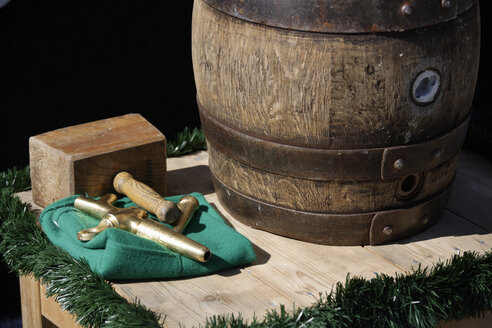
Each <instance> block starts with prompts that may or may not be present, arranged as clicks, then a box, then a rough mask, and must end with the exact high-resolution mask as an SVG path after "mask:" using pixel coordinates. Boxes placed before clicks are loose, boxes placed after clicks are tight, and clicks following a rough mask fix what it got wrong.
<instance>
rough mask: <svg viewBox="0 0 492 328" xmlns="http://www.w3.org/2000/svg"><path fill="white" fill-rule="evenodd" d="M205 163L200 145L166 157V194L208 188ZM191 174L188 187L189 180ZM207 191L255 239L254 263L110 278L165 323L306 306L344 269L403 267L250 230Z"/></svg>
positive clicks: (369, 273) (350, 250) (366, 271)
mask: <svg viewBox="0 0 492 328" xmlns="http://www.w3.org/2000/svg"><path fill="white" fill-rule="evenodd" d="M207 162H208V160H207V154H206V153H205V152H200V153H197V154H193V155H189V156H183V157H179V158H171V159H168V163H167V166H168V168H169V171H168V181H169V182H170V185H168V190H169V193H170V194H177V193H179V192H178V191H186V192H191V191H197V190H198V191H202V190H205V191H207V190H209V188H212V187H211V176H210V172H209V171H208V167H207V166H206V165H207ZM182 172H187V173H188V179H186V180H182V179H179V178H178V176H179V175H180V174H181V173H182ZM198 176H199V178H197V177H198ZM190 178H191V180H193V181H191V183H192V185H193V189H188V188H189V187H190V186H186V181H190ZM211 191H212V192H213V189H212V190H211ZM212 192H210V193H205V198H206V199H207V200H208V201H209V202H210V204H211V205H212V206H213V207H214V208H215V209H216V210H217V211H218V212H219V213H220V214H222V216H223V218H224V219H225V220H226V222H227V223H228V224H229V225H231V226H233V227H234V228H235V229H236V230H237V231H238V232H240V233H241V234H243V235H244V236H246V237H247V238H248V239H249V240H250V241H251V242H252V243H253V245H254V247H255V251H256V253H257V260H256V261H255V262H254V263H253V264H252V265H250V266H247V267H244V268H237V269H231V270H226V271H223V272H220V273H218V274H213V275H209V276H204V277H194V278H190V279H178V280H171V281H153V282H145V283H125V284H115V285H114V286H115V288H116V290H117V291H118V292H119V293H120V294H121V295H123V296H124V297H126V298H128V299H134V298H135V297H139V298H140V300H141V302H142V304H144V305H146V306H148V307H149V308H150V309H152V310H153V311H156V312H158V313H165V314H166V315H167V320H166V323H167V326H168V327H178V326H179V324H181V325H185V326H191V325H198V324H200V323H203V322H204V321H205V319H206V317H210V316H213V315H218V314H230V313H241V315H242V316H243V317H244V318H247V319H248V320H251V319H252V318H253V315H254V314H256V316H257V317H260V318H261V317H263V315H264V314H265V313H266V311H267V310H271V309H279V307H280V305H281V304H283V305H285V306H286V308H287V309H292V308H293V307H294V306H295V305H296V306H309V305H311V304H312V303H314V302H315V301H316V300H317V299H318V296H319V293H320V292H325V291H328V292H329V291H330V290H331V289H332V288H333V287H334V285H335V284H336V283H337V282H338V281H344V280H345V278H346V275H347V273H349V272H350V273H351V274H352V275H359V276H364V277H367V278H372V277H374V275H375V273H382V272H384V273H387V274H394V273H395V272H401V271H400V270H399V269H398V268H397V267H396V266H393V265H391V263H389V262H387V261H386V260H384V259H382V258H380V257H378V256H375V255H374V254H372V253H370V252H368V251H367V250H365V249H364V248H362V247H343V248H341V247H333V246H325V245H316V244H310V243H306V242H302V241H297V240H293V239H290V238H286V237H282V236H278V235H272V234H270V233H267V232H264V231H260V230H255V229H252V228H250V227H248V226H246V225H244V224H242V223H240V222H239V221H237V220H235V219H234V218H233V217H232V216H231V215H230V214H229V213H228V212H227V211H226V210H225V209H224V208H223V207H222V205H221V204H220V203H219V202H218V199H217V196H216V195H215V193H212ZM142 295H145V296H144V297H142ZM178 309H179V310H178Z"/></svg>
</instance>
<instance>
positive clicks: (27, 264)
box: [0, 130, 492, 328]
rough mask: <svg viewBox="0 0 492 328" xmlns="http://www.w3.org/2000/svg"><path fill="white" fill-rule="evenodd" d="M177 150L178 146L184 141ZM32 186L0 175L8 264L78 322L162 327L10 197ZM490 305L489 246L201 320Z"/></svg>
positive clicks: (257, 322)
mask: <svg viewBox="0 0 492 328" xmlns="http://www.w3.org/2000/svg"><path fill="white" fill-rule="evenodd" d="M186 133H188V136H190V135H193V134H194V137H193V138H197V137H198V136H199V135H200V134H201V132H200V131H198V132H191V133H190V131H189V130H188V132H186ZM182 138H185V139H186V137H182ZM183 140H184V139H183ZM183 140H182V141H181V142H178V143H172V145H173V146H172V147H174V148H175V149H176V147H178V146H176V145H178V144H183V145H184V143H187V142H184V143H183ZM195 140H198V139H195ZM191 144H194V143H189V145H191ZM197 144H200V143H196V144H194V145H197ZM201 145H202V146H203V143H202V144H201ZM178 148H179V149H181V150H180V151H183V150H184V149H186V148H187V147H185V146H183V147H178ZM191 148H193V147H191ZM180 151H178V150H176V152H175V153H171V154H169V153H168V156H169V155H170V156H174V155H175V154H177V153H180ZM186 151H187V150H186ZM29 185H30V180H29V168H28V167H26V168H24V169H16V168H14V169H12V170H7V171H6V172H3V173H1V175H0V224H1V228H0V237H1V239H0V253H2V254H3V258H4V260H5V261H6V262H7V264H8V265H9V267H10V268H11V269H12V270H13V271H15V272H17V273H18V274H20V275H30V276H32V277H34V278H35V279H37V280H39V281H41V282H42V283H43V284H44V285H45V286H46V290H47V296H53V297H55V299H56V300H57V302H58V303H60V305H61V307H62V308H63V309H65V310H67V311H69V312H70V313H71V314H73V315H74V316H75V317H76V318H77V321H78V323H79V324H80V325H81V326H83V327H161V326H162V325H163V324H164V322H163V319H162V318H161V317H160V316H159V315H157V314H155V313H153V312H152V311H150V310H148V309H147V308H145V307H144V306H143V305H141V304H140V303H139V301H138V300H135V301H133V302H128V301H127V300H125V299H124V298H123V297H121V296H120V295H119V294H118V293H117V292H116V291H115V290H114V288H113V287H112V285H111V283H108V282H106V281H105V280H104V279H103V278H102V277H100V276H99V275H97V274H95V273H94V272H92V271H91V270H90V267H89V265H88V264H87V262H86V261H84V260H75V259H73V258H72V257H71V256H70V255H69V254H68V253H66V252H65V251H63V250H62V249H60V248H58V247H56V246H54V245H53V244H51V243H50V242H49V240H48V239H47V238H46V236H45V235H44V233H43V232H42V230H41V229H40V228H39V227H38V225H37V224H36V222H37V220H36V217H35V215H34V214H33V213H32V212H31V211H29V210H28V208H27V207H26V205H24V204H22V203H21V202H20V200H19V199H18V198H17V197H12V194H14V193H16V192H19V191H22V190H26V189H28V188H29ZM487 311H492V252H486V253H485V254H478V253H475V252H468V253H465V254H463V255H461V256H458V255H456V256H454V257H452V258H451V259H449V260H448V261H447V262H444V263H438V264H436V265H435V266H433V267H432V268H421V267H419V268H417V269H416V270H414V271H413V272H410V273H408V274H405V275H402V274H398V275H396V276H388V275H384V274H383V275H378V276H377V277H375V278H373V279H365V278H360V277H351V276H347V278H346V281H345V282H344V283H343V284H342V283H338V284H337V285H336V286H335V289H334V290H333V291H331V292H330V293H325V294H320V296H319V300H318V301H317V302H315V303H314V304H312V305H311V306H309V307H305V308H293V309H292V310H290V311H288V310H286V308H285V306H281V308H280V310H279V311H269V312H267V313H266V315H265V316H264V317H263V318H262V319H258V318H254V319H252V320H251V322H249V323H248V322H247V321H246V320H245V319H244V318H242V317H241V316H234V315H225V316H214V317H211V318H209V319H207V321H206V322H205V323H204V324H203V325H202V326H204V327H205V328H219V327H224V328H225V327H231V328H235V327H241V328H242V327H252V328H260V327H261V328H263V327H265V328H266V327H269V328H276V327H279V328H280V327H337V328H338V327H339V328H345V327H378V328H379V327H390V328H393V327H395V328H396V327H409V328H411V327H415V328H416V327H432V328H434V327H435V326H436V325H437V324H438V323H439V321H441V320H462V319H465V318H469V317H483V316H484V314H485V312H487Z"/></svg>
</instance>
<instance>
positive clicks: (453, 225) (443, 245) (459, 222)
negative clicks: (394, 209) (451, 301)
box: [365, 211, 492, 271]
mask: <svg viewBox="0 0 492 328" xmlns="http://www.w3.org/2000/svg"><path fill="white" fill-rule="evenodd" d="M365 248H366V249H368V250H370V251H371V252H373V253H374V254H378V255H379V256H381V257H383V258H384V259H386V260H388V261H390V262H392V263H394V264H395V265H397V266H398V267H400V268H401V269H402V270H405V271H408V270H411V269H412V267H414V268H416V267H418V265H419V263H420V264H422V266H423V267H425V266H430V265H433V264H435V263H437V262H439V261H443V260H447V259H449V258H450V257H451V256H453V255H455V254H463V252H466V251H477V252H480V253H484V252H486V251H490V250H491V249H492V234H490V233H488V232H487V231H485V230H483V229H481V228H480V227H477V226H475V225H473V224H472V223H470V222H468V221H466V220H463V219H462V218H461V217H459V216H457V215H455V214H453V213H451V212H449V211H445V213H444V216H443V218H442V219H441V220H440V221H439V222H438V223H437V224H436V225H434V226H433V227H431V228H429V229H428V230H426V231H424V232H422V233H420V234H418V235H415V236H412V237H410V238H406V239H403V240H401V241H399V242H395V243H391V244H388V245H379V246H366V247H365Z"/></svg>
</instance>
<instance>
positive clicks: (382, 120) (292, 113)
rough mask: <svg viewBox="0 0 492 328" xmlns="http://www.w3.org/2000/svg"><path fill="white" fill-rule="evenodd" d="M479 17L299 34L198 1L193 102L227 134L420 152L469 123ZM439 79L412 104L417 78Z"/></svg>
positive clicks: (467, 15)
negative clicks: (426, 98)
mask: <svg viewBox="0 0 492 328" xmlns="http://www.w3.org/2000/svg"><path fill="white" fill-rule="evenodd" d="M478 21H479V20H478V7H477V6H475V7H473V8H472V9H471V10H469V11H467V12H465V13H464V14H462V15H460V16H459V17H458V18H457V19H455V20H452V21H450V22H447V23H444V24H438V25H434V26H430V27H426V28H421V29H413V30H407V31H401V32H395V33H367V34H329V33H309V32H298V31H291V30H286V29H278V28H271V27H266V26H263V25H259V24H253V23H249V22H246V21H243V20H240V19H237V18H233V17H231V16H228V15H226V14H223V13H221V12H219V11H217V10H215V9H212V8H211V7H209V6H208V5H206V4H204V3H203V1H202V0H197V1H195V5H194V11H193V21H192V55H193V68H194V73H195V83H196V88H197V97H198V99H199V101H200V102H201V104H202V105H203V107H204V108H205V109H206V110H208V111H209V112H211V113H212V114H213V115H215V116H216V117H217V118H219V119H221V120H223V121H226V122H228V123H229V124H230V125H231V126H233V127H234V128H236V129H239V130H241V131H244V132H245V133H249V134H251V135H254V136H257V137H259V138H263V139H268V140H276V141H279V142H280V143H286V144H294V145H309V146H311V147H319V148H331V149H354V148H374V147H386V146H393V145H402V144H411V143H416V142H422V141H425V140H428V139H430V138H433V137H436V136H438V135H440V134H442V133H444V132H445V131H448V130H450V129H452V128H453V127H455V126H456V125H457V124H459V123H460V122H462V121H463V120H464V119H465V117H466V116H467V115H468V113H469V109H470V105H471V101H472V97H473V93H474V87H475V82H476V77H477V72H478V56H479V41H480V37H479V36H480V33H479V23H478ZM428 68H433V69H435V70H437V71H438V72H439V73H440V76H441V82H442V84H441V89H440V92H439V94H438V96H437V98H436V99H435V101H434V102H432V103H431V104H429V105H426V106H419V105H416V104H415V103H414V102H413V101H412V100H411V95H410V89H411V86H412V83H413V81H414V79H415V77H416V76H417V74H418V73H419V72H421V71H423V70H426V69H428Z"/></svg>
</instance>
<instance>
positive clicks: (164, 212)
mask: <svg viewBox="0 0 492 328" xmlns="http://www.w3.org/2000/svg"><path fill="white" fill-rule="evenodd" d="M113 187H114V189H115V190H116V191H117V192H119V193H120V194H124V195H126V196H128V198H130V199H131V200H132V201H133V202H134V203H135V204H137V205H138V206H140V207H142V208H144V209H145V210H147V211H149V212H150V213H153V214H155V216H157V218H158V219H159V220H161V221H162V222H165V223H169V224H171V223H174V222H175V221H176V220H177V219H178V218H179V215H180V210H179V209H178V207H177V206H176V204H174V203H173V202H170V201H168V200H165V199H164V198H163V197H162V196H161V195H159V193H158V192H157V191H155V190H154V189H152V188H150V187H149V186H147V185H146V184H144V183H142V182H140V181H137V180H135V179H134V178H133V176H132V175H131V174H130V173H128V172H120V173H118V174H117V175H116V176H115V177H114V180H113Z"/></svg>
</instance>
